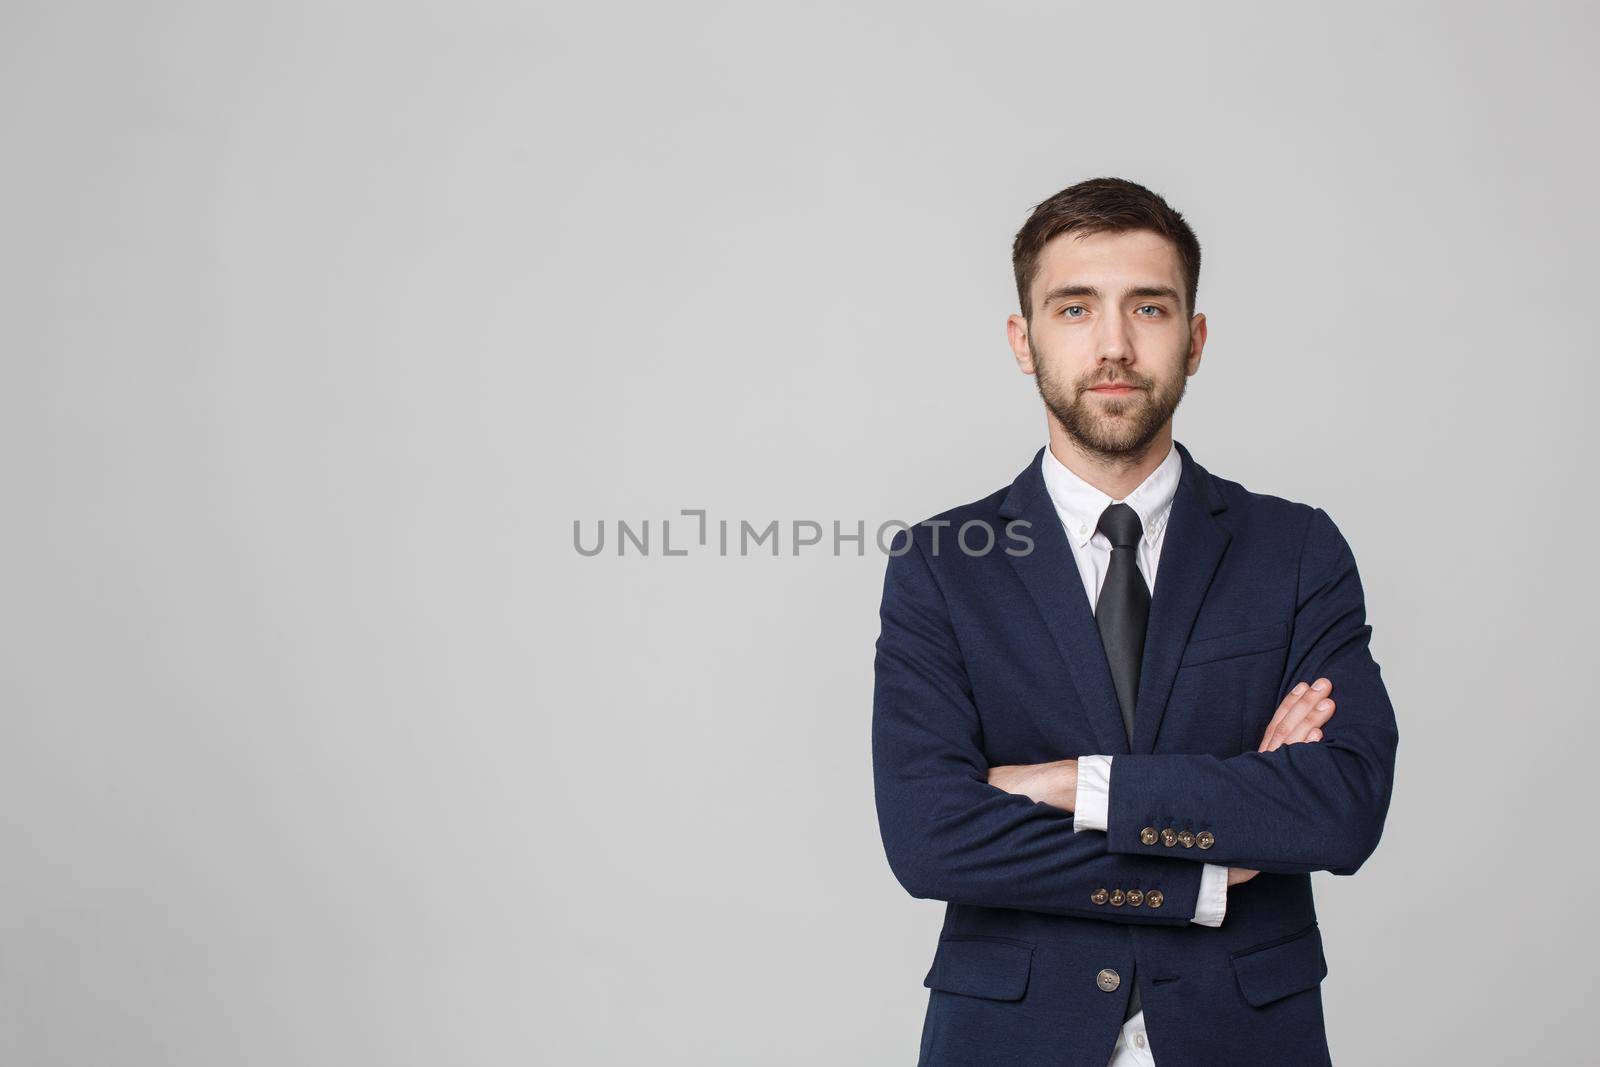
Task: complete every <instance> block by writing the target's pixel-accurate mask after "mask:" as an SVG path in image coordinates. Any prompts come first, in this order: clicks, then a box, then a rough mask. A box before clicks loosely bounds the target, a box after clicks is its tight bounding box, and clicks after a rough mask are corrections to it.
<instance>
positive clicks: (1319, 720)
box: [1283, 699, 1336, 745]
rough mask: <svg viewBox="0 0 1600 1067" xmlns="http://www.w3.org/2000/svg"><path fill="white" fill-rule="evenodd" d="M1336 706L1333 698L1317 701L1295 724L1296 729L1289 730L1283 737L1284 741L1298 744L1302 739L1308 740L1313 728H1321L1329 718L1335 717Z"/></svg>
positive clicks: (1288, 743)
mask: <svg viewBox="0 0 1600 1067" xmlns="http://www.w3.org/2000/svg"><path fill="white" fill-rule="evenodd" d="M1335 707H1336V705H1335V703H1334V701H1333V700H1331V699H1323V700H1319V701H1317V704H1316V706H1315V707H1313V708H1312V709H1311V710H1310V711H1308V712H1306V714H1305V716H1304V717H1303V718H1302V719H1301V720H1300V721H1299V722H1298V723H1296V724H1295V727H1294V729H1292V730H1290V731H1289V734H1288V736H1287V737H1285V738H1284V739H1283V743H1284V744H1286V745H1297V744H1299V743H1300V742H1302V741H1305V740H1308V739H1309V737H1310V734H1311V731H1312V730H1318V729H1321V728H1322V726H1323V725H1324V724H1326V723H1327V721H1328V720H1329V719H1331V718H1333V712H1334V709H1335Z"/></svg>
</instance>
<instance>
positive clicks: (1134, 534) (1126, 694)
mask: <svg viewBox="0 0 1600 1067" xmlns="http://www.w3.org/2000/svg"><path fill="white" fill-rule="evenodd" d="M1099 530H1100V532H1101V533H1103V534H1105V535H1106V540H1108V541H1110V542H1111V567H1110V569H1109V570H1107V571H1106V580H1105V583H1104V584H1102V585H1101V586H1100V599H1099V600H1098V601H1097V602H1096V603H1095V607H1094V620H1095V622H1096V623H1098V624H1099V626H1100V643H1101V644H1103V645H1104V646H1105V649H1106V662H1107V663H1109V664H1110V665H1111V680H1112V682H1114V683H1115V684H1116V687H1117V702H1118V703H1120V704H1121V705H1122V723H1123V725H1124V726H1126V727H1127V728H1128V743H1129V745H1130V746H1131V745H1132V744H1133V709H1134V706H1135V705H1136V704H1138V702H1139V664H1140V662H1141V661H1143V659H1144V630H1145V623H1146V622H1148V621H1149V619H1150V590H1149V588H1148V587H1146V585H1145V584H1144V575H1142V574H1140V573H1139V538H1140V536H1141V535H1142V534H1143V533H1144V526H1143V524H1141V523H1140V522H1139V513H1138V512H1137V511H1134V510H1133V509H1132V508H1130V507H1129V506H1128V505H1126V504H1112V505H1111V506H1110V507H1108V508H1106V510H1105V511H1104V512H1103V513H1102V514H1101V516H1100V525H1099Z"/></svg>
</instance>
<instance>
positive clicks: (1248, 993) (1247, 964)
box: [1229, 923, 1328, 1008]
mask: <svg viewBox="0 0 1600 1067" xmlns="http://www.w3.org/2000/svg"><path fill="white" fill-rule="evenodd" d="M1229 958H1230V959H1231V960H1232V962H1233V973H1234V976H1235V977H1236V978H1238V980H1239V988H1240V990H1242V991H1243V992H1244V999H1245V1000H1247V1001H1249V1002H1250V1003H1251V1004H1253V1005H1255V1006H1256V1007H1258V1008H1259V1007H1261V1006H1262V1005H1263V1004H1270V1003H1272V1002H1273V1001H1274V1000H1277V999H1279V998H1280V997H1286V996H1288V995H1289V994H1290V993H1299V992H1301V991H1302V990H1306V989H1310V988H1311V987H1312V986H1314V985H1316V984H1317V983H1319V982H1321V981H1322V980H1323V978H1325V977H1327V974H1328V961H1327V959H1326V957H1324V956H1323V954H1322V931H1321V930H1320V929H1319V928H1318V926H1317V924H1316V923H1312V924H1311V925H1310V926H1308V927H1306V928H1305V929H1304V930H1302V931H1300V932H1299V933H1296V934H1290V935H1289V936H1288V937H1285V938H1279V939H1278V940H1277V941H1275V942H1272V943H1271V944H1268V945H1266V946H1264V947H1257V948H1249V949H1244V950H1242V951H1240V952H1235V953H1232V954H1231V955H1230V957H1229Z"/></svg>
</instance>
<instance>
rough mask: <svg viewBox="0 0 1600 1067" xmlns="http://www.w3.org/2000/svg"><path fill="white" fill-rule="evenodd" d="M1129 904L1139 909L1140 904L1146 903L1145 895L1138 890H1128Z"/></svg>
mask: <svg viewBox="0 0 1600 1067" xmlns="http://www.w3.org/2000/svg"><path fill="white" fill-rule="evenodd" d="M1128 903H1129V904H1132V905H1133V906H1134V907H1136V908H1137V907H1138V906H1139V905H1140V904H1142V903H1144V894H1143V893H1141V892H1139V891H1138V890H1137V889H1130V890H1128Z"/></svg>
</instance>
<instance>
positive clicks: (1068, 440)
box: [1049, 419, 1172, 500]
mask: <svg viewBox="0 0 1600 1067" xmlns="http://www.w3.org/2000/svg"><path fill="white" fill-rule="evenodd" d="M1049 421H1050V453H1051V455H1053V456H1055V457H1056V459H1057V460H1059V461H1060V463H1061V465H1062V466H1063V467H1065V468H1067V470H1069V471H1071V472H1072V473H1073V474H1076V475H1077V476H1078V477H1080V478H1082V479H1083V480H1084V481H1086V482H1088V483H1089V484H1090V485H1092V486H1094V487H1095V488H1096V489H1098V490H1100V491H1101V492H1102V493H1104V494H1106V496H1109V497H1110V498H1111V499H1112V500H1122V499H1125V498H1126V497H1127V495H1128V494H1129V493H1131V492H1133V491H1134V490H1135V489H1137V488H1139V486H1140V484H1141V483H1143V482H1144V480H1145V479H1146V478H1148V477H1150V472H1151V471H1153V470H1155V469H1156V468H1157V467H1159V466H1161V461H1162V460H1164V459H1166V458H1167V453H1168V452H1170V451H1171V450H1172V424H1171V423H1170V422H1169V423H1168V424H1167V425H1166V426H1165V427H1163V428H1162V430H1161V432H1160V433H1159V434H1157V435H1156V436H1155V439H1154V440H1152V441H1151V442H1150V443H1149V444H1148V445H1146V446H1145V448H1144V449H1143V450H1142V451H1140V452H1137V453H1127V454H1122V455H1114V456H1112V455H1105V454H1103V453H1101V452H1097V451H1092V450H1090V449H1086V448H1084V447H1083V446H1082V445H1081V444H1080V443H1079V442H1078V441H1077V439H1075V438H1073V437H1071V436H1070V435H1069V434H1068V433H1067V431H1066V430H1065V429H1063V428H1062V427H1061V426H1060V425H1059V424H1058V423H1057V422H1056V420H1055V419H1050V420H1049Z"/></svg>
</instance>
